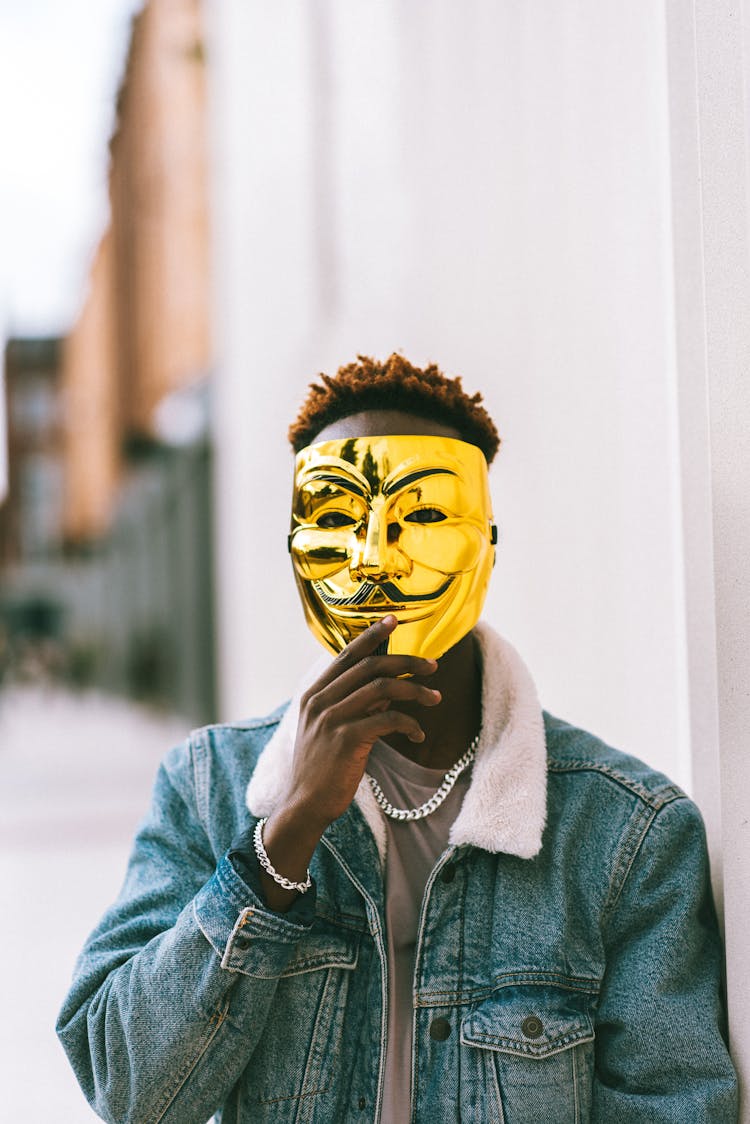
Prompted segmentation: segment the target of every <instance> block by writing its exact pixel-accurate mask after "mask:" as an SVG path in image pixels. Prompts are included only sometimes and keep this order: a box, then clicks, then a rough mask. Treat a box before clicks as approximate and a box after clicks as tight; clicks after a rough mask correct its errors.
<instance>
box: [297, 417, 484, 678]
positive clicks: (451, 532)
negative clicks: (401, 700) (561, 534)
mask: <svg viewBox="0 0 750 1124" xmlns="http://www.w3.org/2000/svg"><path fill="white" fill-rule="evenodd" d="M495 541H496V532H495V528H494V526H493V524H492V511H491V505H490V492H489V481H488V476H487V462H486V460H485V458H484V454H483V453H482V451H481V450H480V449H478V448H477V447H476V445H470V444H468V443H467V442H465V441H458V440H456V439H454V438H452V437H406V436H396V437H353V438H347V439H342V440H338V441H321V442H319V443H318V444H314V445H308V446H307V448H305V449H302V451H301V452H300V453H298V454H297V460H296V467H295V479H294V497H293V502H292V529H291V534H290V536H289V550H290V553H291V556H292V563H293V566H294V576H295V580H296V582H297V586H298V589H299V592H300V596H301V598H302V604H303V606H304V610H305V617H306V618H307V623H308V625H309V626H310V628H311V630H312V632H313V634H314V635H315V636H316V637H317V638H318V640H320V641H321V643H322V644H324V645H325V646H326V647H327V648H329V649H330V650H331V651H332V652H338V651H340V650H341V649H342V648H343V647H344V646H345V645H346V644H348V642H349V641H350V640H352V639H353V638H354V637H355V636H358V635H359V634H360V633H361V632H362V631H363V630H364V629H366V628H367V627H368V626H369V625H371V624H374V622H375V621H377V620H379V619H380V618H381V617H383V616H385V615H386V614H387V613H392V614H393V615H394V616H395V617H396V618H397V620H398V622H399V627H398V628H397V629H396V630H395V632H393V633H392V634H391V637H390V641H389V646H388V651H389V652H391V653H395V654H409V655H419V656H424V657H426V658H428V659H431V658H435V659H437V658H438V657H439V656H442V655H443V654H444V653H445V652H447V650H448V649H449V648H451V647H452V646H453V645H454V644H456V643H457V642H458V641H459V640H460V639H461V638H462V637H463V636H465V635H466V633H467V632H469V631H470V630H471V629H472V628H473V627H474V625H475V624H476V622H477V621H478V619H479V614H480V613H481V611H482V605H483V604H484V599H485V595H486V593H487V587H488V585H489V580H490V574H491V572H492V566H493V563H494V557H495V551H494V543H495Z"/></svg>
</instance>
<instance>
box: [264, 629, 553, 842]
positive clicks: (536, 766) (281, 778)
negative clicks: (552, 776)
mask: <svg viewBox="0 0 750 1124" xmlns="http://www.w3.org/2000/svg"><path fill="white" fill-rule="evenodd" d="M474 634H475V636H476V637H477V639H478V641H479V647H480V651H481V655H482V732H481V736H480V740H479V745H478V747H477V756H476V759H475V761H474V765H473V768H472V776H471V783H470V785H469V787H468V789H467V792H466V795H465V797H464V800H463V804H462V806H461V811H460V812H459V814H458V816H457V817H456V819H455V821H454V823H453V826H452V828H451V830H450V835H449V840H448V841H449V843H451V844H453V845H454V846H459V845H461V844H470V845H472V846H474V847H479V848H481V849H482V850H484V851H492V852H497V853H499V852H502V853H505V854H508V855H515V856H516V857H518V858H521V859H530V858H533V857H534V855H536V854H538V852H539V850H540V849H541V845H542V831H543V829H544V823H545V818H546V808H547V753H546V745H545V739H544V719H543V716H542V709H541V706H540V704H539V699H538V697H537V693H536V688H535V686H534V683H533V680H532V678H531V675H530V674H529V671H528V670H527V668H526V666H525V664H524V663H523V661H522V659H521V657H520V656H519V655H518V653H517V652H516V650H515V648H513V647H512V645H511V644H509V643H508V642H507V640H504V639H503V638H502V637H501V636H499V635H498V634H497V633H496V632H495V631H494V630H493V629H492V628H490V626H489V625H487V624H485V623H484V622H480V623H479V624H478V625H477V626H476V628H475V630H474ZM326 662H327V661H326V660H323V661H319V662H318V663H316V664H315V666H314V667H313V668H311V669H310V671H309V672H308V674H307V675H306V676H305V678H304V680H303V682H302V683H301V684H300V686H299V688H298V690H297V692H296V694H295V696H294V698H293V699H292V701H291V703H290V704H289V706H288V707H287V710H286V711H285V713H284V716H283V717H282V719H281V721H280V723H279V725H278V726H277V728H276V730H275V731H274V733H273V735H272V736H271V738H270V739H269V741H268V743H267V744H266V746H265V748H264V750H263V752H262V754H261V756H260V758H259V760H258V764H257V766H256V769H255V772H254V773H253V776H252V778H251V780H250V784H249V785H248V788H247V806H248V808H249V810H250V812H251V813H252V815H254V816H267V815H270V813H271V812H272V811H273V810H274V808H275V807H276V806H277V805H278V804H279V803H280V801H281V800H282V798H283V796H284V793H285V791H286V788H287V785H288V783H289V780H290V777H291V768H292V755H293V752H294V738H295V732H296V729H297V718H298V715H299V702H300V696H301V695H302V693H303V691H304V690H305V688H306V687H307V686H308V685H309V684H310V683H311V682H313V680H314V679H315V678H316V677H317V676H318V675H319V674H320V672H321V670H322V667H324V666H325V664H326ZM354 799H355V803H356V804H357V805H358V807H359V809H360V811H361V813H362V815H363V816H364V818H365V820H366V821H367V823H368V825H369V827H370V829H371V830H372V833H373V835H374V836H375V842H376V844H377V847H378V851H379V853H380V856H381V859H382V858H384V856H385V847H386V828H385V822H384V819H383V815H382V813H381V811H380V809H379V808H378V806H377V804H376V802H375V798H374V796H373V794H372V791H371V789H370V786H369V784H368V783H367V780H366V779H365V778H363V779H362V782H361V784H360V786H359V788H358V789H357V793H356V796H355V798H354Z"/></svg>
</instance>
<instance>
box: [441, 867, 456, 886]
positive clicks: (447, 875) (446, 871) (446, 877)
mask: <svg viewBox="0 0 750 1124" xmlns="http://www.w3.org/2000/svg"><path fill="white" fill-rule="evenodd" d="M455 877H456V868H455V866H453V864H452V863H451V864H450V865H448V866H444V867H443V869H442V870H441V871H440V880H441V882H445V884H446V886H449V885H450V884H451V882H452V881H453V879H454V878H455Z"/></svg>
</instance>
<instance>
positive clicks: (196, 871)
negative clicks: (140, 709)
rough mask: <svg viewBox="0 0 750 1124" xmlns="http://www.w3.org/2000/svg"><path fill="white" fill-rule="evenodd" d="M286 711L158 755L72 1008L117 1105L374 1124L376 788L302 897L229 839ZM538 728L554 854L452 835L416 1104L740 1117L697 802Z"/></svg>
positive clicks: (83, 1078)
mask: <svg viewBox="0 0 750 1124" xmlns="http://www.w3.org/2000/svg"><path fill="white" fill-rule="evenodd" d="M282 712H283V708H282V710H280V711H278V712H276V713H275V714H273V715H271V716H270V717H269V718H266V719H262V720H259V721H251V722H246V723H241V724H237V725H221V726H211V727H207V728H205V729H202V730H199V731H197V732H196V733H194V734H193V735H192V736H191V738H190V739H189V740H188V742H187V743H186V744H184V745H182V746H180V747H178V748H177V749H175V750H173V751H172V752H170V753H169V754H168V755H167V757H166V758H165V760H164V762H163V764H162V766H161V768H160V770H159V774H158V777H157V780H156V786H155V791H154V798H153V803H152V807H151V811H150V813H149V814H148V816H147V818H146V819H145V821H144V823H143V825H142V827H141V829H140V831H139V833H138V836H137V839H136V841H135V845H134V850H133V854H132V857H131V860H130V865H129V868H128V872H127V875H126V878H125V883H124V886H123V888H122V891H121V893H120V895H119V898H118V899H117V901H116V903H115V904H114V905H113V906H112V907H111V909H110V910H109V911H108V912H107V914H106V915H105V916H104V918H103V919H102V921H101V923H100V924H99V926H98V927H97V929H96V930H95V931H94V932H93V934H92V935H91V937H90V938H89V940H88V941H87V943H86V946H85V948H84V950H83V952H82V954H81V956H80V958H79V960H78V963H77V965H76V970H75V978H74V982H73V986H72V989H71V991H70V994H69V996H68V998H67V999H66V1002H65V1004H64V1006H63V1009H62V1011H61V1014H60V1018H59V1023H58V1033H59V1035H60V1038H61V1039H62V1042H63V1045H64V1047H65V1049H66V1051H67V1052H68V1055H69V1057H70V1060H71V1062H72V1064H73V1067H74V1069H75V1071H76V1074H77V1076H78V1079H79V1081H80V1083H81V1086H82V1088H83V1090H84V1092H85V1094H86V1097H87V1098H88V1100H89V1102H90V1104H91V1105H92V1107H93V1108H94V1109H95V1110H96V1111H97V1112H98V1113H99V1114H100V1115H101V1116H102V1117H103V1118H104V1119H105V1120H109V1121H113V1122H117V1124H124V1122H126V1121H127V1122H133V1124H152V1122H153V1124H156V1122H157V1121H159V1122H164V1124H169V1122H173V1124H204V1122H205V1121H206V1120H208V1118H209V1117H210V1116H211V1115H212V1114H213V1113H217V1119H218V1120H221V1121H222V1122H223V1124H229V1122H230V1121H231V1122H232V1124H235V1122H239V1121H252V1122H253V1124H262V1122H264V1121H268V1122H274V1124H280V1122H284V1121H290V1122H291V1121H295V1122H297V1124H299V1122H302V1121H306V1122H310V1124H312V1122H315V1124H319V1122H325V1124H339V1122H343V1121H350V1120H351V1121H363V1120H365V1121H373V1120H377V1117H378V1113H379V1104H380V1097H381V1093H382V1089H381V1083H382V1074H383V1063H384V1051H385V1046H386V1042H385V1033H386V1031H385V1028H386V1026H387V1018H386V1008H387V1002H388V981H387V960H386V947H385V942H386V934H385V927H384V925H385V923H384V887H383V876H382V856H381V854H380V853H379V851H378V845H377V842H376V838H375V836H374V834H373V831H372V830H371V828H370V826H369V824H368V820H367V818H366V817H365V815H363V812H362V809H361V807H360V806H359V804H358V803H357V802H355V803H354V804H352V806H351V807H350V808H349V810H348V811H347V812H346V813H345V814H344V815H343V816H341V817H340V819H338V820H337V821H336V822H335V823H333V824H332V825H331V827H330V828H329V829H328V830H327V831H326V833H325V835H324V837H323V839H322V841H321V844H320V846H319V847H318V849H317V851H316V853H315V856H314V858H313V861H312V864H311V870H312V874H313V877H314V887H313V889H312V890H311V891H309V892H308V893H307V894H305V895H303V896H301V897H300V898H298V899H297V901H296V902H295V904H294V905H293V907H292V909H291V910H290V911H289V912H288V913H286V914H284V915H280V914H276V913H273V912H271V911H269V910H268V909H267V908H266V906H265V905H264V901H263V898H262V894H261V890H260V884H259V881H258V877H257V867H255V866H254V864H253V859H252V856H251V857H250V859H249V862H246V863H245V865H244V866H239V868H238V867H236V866H235V864H234V862H233V861H232V859H231V858H230V854H229V853H230V851H231V849H232V844H233V842H234V841H236V840H237V839H238V837H240V836H241V835H242V833H243V832H244V831H246V829H247V828H248V825H252V824H253V822H254V817H253V816H252V815H251V814H250V813H249V811H248V808H247V806H246V803H245V794H246V787H247V785H248V782H249V780H250V778H251V775H252V774H253V770H254V768H255V765H256V762H257V760H258V757H259V754H260V753H261V751H262V750H263V748H264V746H265V745H266V743H268V741H269V739H270V738H271V737H272V735H274V733H275V732H277V729H278V726H279V722H280V719H281V716H282ZM543 723H544V724H543V728H542V727H541V726H540V729H541V730H542V734H543V739H544V743H545V745H546V754H547V761H546V764H547V770H546V823H545V824H544V830H543V836H542V837H541V841H540V845H539V849H538V850H536V852H535V853H534V854H533V855H532V856H531V857H527V858H523V857H520V855H519V854H509V853H507V851H496V852H493V851H490V850H486V849H483V847H482V846H478V845H475V844H472V843H467V842H458V843H456V842H452V843H451V844H450V845H449V846H448V848H447V849H446V851H445V852H444V853H443V854H442V856H441V857H440V859H439V860H438V862H437V864H436V866H435V868H434V870H433V872H432V874H431V876H430V879H429V881H428V884H427V887H426V890H425V894H424V899H423V906H422V915H421V921H420V937H419V944H418V951H417V959H416V966H415V979H414V1047H413V1059H412V1085H413V1092H412V1106H411V1115H410V1114H409V1109H408V1106H405V1111H404V1120H405V1121H406V1120H412V1121H418V1122H427V1121H429V1122H430V1124H431V1122H432V1121H439V1122H440V1124H451V1122H456V1124H457V1122H458V1121H472V1122H473V1121H477V1122H482V1124H483V1122H490V1121H496V1122H504V1124H545V1122H548V1124H574V1122H576V1124H578V1122H580V1124H583V1122H597V1124H619V1122H623V1124H625V1122H627V1124H632V1122H654V1124H657V1122H658V1124H667V1122H670V1124H687V1122H688V1121H689V1122H690V1124H701V1122H706V1124H709V1122H710V1124H730V1122H731V1124H734V1122H735V1121H736V1119H737V1111H738V1110H737V1090H736V1079H735V1074H734V1070H733V1067H732V1064H731V1061H730V1059H729V1056H728V1053H727V1050H726V1047H725V1044H724V1040H723V1026H724V1024H723V1013H722V1007H721V1002H720V997H719V979H720V967H721V948H720V942H719V937H718V933H717V926H716V918H715V914H714V908H713V904H712V900H711V891H710V883H709V874H708V863H707V856H706V847H705V839H704V832H703V826H702V822H701V818H700V814H699V812H698V810H697V809H696V807H695V805H694V804H693V803H692V802H691V801H690V800H689V799H687V797H686V796H685V795H684V794H683V793H682V792H681V791H680V790H679V789H677V788H676V787H675V786H674V785H672V784H671V783H670V782H669V781H668V780H667V779H666V778H665V777H663V776H661V775H660V774H658V773H655V772H654V771H653V770H651V769H649V768H648V767H647V766H645V765H643V764H642V763H641V762H639V761H637V760H635V759H634V758H630V757H626V756H624V755H623V754H620V753H617V752H616V751H614V750H612V749H610V748H608V747H607V746H605V745H604V744H602V743H601V742H599V741H597V740H596V739H595V738H593V737H592V736H591V735H589V734H587V733H585V732H583V731H581V730H578V729H575V728H573V727H571V726H569V725H566V724H565V723H564V722H561V721H558V720H557V719H554V718H552V717H550V716H549V715H546V714H545V715H544V720H543ZM478 760H479V758H478ZM473 784H474V781H472V785H473ZM532 818H533V816H532ZM238 869H242V870H244V871H245V877H240V874H239V873H238Z"/></svg>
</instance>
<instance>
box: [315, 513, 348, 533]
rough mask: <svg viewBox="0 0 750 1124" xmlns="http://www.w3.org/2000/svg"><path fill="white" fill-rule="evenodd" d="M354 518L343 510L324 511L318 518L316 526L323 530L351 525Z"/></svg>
mask: <svg viewBox="0 0 750 1124" xmlns="http://www.w3.org/2000/svg"><path fill="white" fill-rule="evenodd" d="M355 523H356V519H353V518H352V516H351V515H347V514H346V512H344V511H325V512H324V513H323V514H322V515H321V516H320V517H319V519H318V526H319V527H323V528H324V529H325V530H327V531H328V530H335V529H336V528H337V527H353V526H354V524H355Z"/></svg>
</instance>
